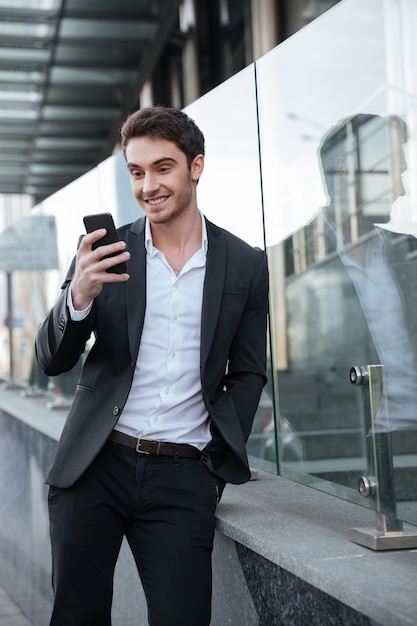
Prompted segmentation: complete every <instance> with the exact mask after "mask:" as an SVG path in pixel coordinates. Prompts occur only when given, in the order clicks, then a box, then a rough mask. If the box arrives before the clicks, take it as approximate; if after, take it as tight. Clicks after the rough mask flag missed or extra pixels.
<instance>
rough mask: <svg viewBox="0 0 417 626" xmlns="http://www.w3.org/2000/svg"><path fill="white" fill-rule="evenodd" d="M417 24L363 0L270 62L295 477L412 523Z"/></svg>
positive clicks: (266, 158) (416, 512)
mask: <svg viewBox="0 0 417 626" xmlns="http://www.w3.org/2000/svg"><path fill="white" fill-rule="evenodd" d="M359 15H360V19H358V16H359ZM416 18H417V13H416V5H415V3H413V2H412V1H411V0H410V1H407V0H406V1H404V2H403V3H401V11H400V10H399V7H398V4H397V3H395V2H386V3H381V2H379V1H378V0H369V1H368V2H366V3H363V2H361V1H360V0H349V1H346V2H342V3H340V4H339V5H337V6H336V7H335V8H334V9H333V10H332V11H331V12H329V13H328V14H326V15H324V16H322V17H321V18H320V19H318V20H316V21H315V22H313V23H312V24H311V25H310V26H309V27H308V28H305V29H304V30H303V31H302V32H300V33H298V34H297V35H295V36H294V37H292V38H291V39H290V40H288V41H286V42H285V43H284V44H282V45H281V46H279V47H278V48H277V49H275V50H274V51H272V52H271V53H269V54H268V55H266V56H265V57H263V58H262V59H260V60H259V61H258V62H257V63H256V71H257V88H258V94H259V103H258V106H259V123H260V144H261V161H262V183H263V190H264V198H263V199H264V207H265V227H266V242H267V250H268V254H269V260H270V273H271V327H272V356H273V363H274V365H275V379H276V389H277V404H278V405H279V425H280V429H279V458H280V472H281V473H282V474H283V475H284V476H286V477H288V478H292V479H294V480H298V481H300V482H303V483H306V484H309V485H312V486H315V487H317V488H319V489H321V490H324V491H328V492H330V493H334V494H335V495H338V496H341V497H344V498H347V499H349V500H352V501H355V502H357V503H360V504H362V505H364V506H369V507H372V508H375V509H376V510H377V511H379V512H382V513H384V514H385V513H387V514H389V515H391V516H395V515H397V514H398V515H399V516H400V517H402V519H404V520H407V521H410V522H411V523H417V508H416V506H415V503H416V500H417V491H416V488H415V484H417V483H416V477H417V472H416V459H417V430H416V428H417V409H416V406H417V403H416V399H417V395H416V394H417V383H416V380H417V376H416V374H417V370H416V367H417V363H416V359H417V324H416V316H415V311H416V310H417V308H416V304H417V287H416V285H415V280H414V277H415V275H416V270H417V266H416V259H417V254H416V250H417V245H416V241H417V240H416V238H415V234H416V233H417V227H416V223H417V222H416V218H417V214H416V213H417V203H416V200H417V197H416V182H415V181H416V180H417V177H416V171H415V170H416V163H417V146H416V119H417V117H416V104H415V102H416V86H417V81H416V74H415V71H416V66H415V62H414V61H413V62H411V61H409V60H411V59H413V60H414V59H415V58H417V57H416V49H415V48H416V44H415V38H414V36H413V34H412V33H413V28H415V26H416V25H417V19H416ZM411 25H414V26H411ZM399 41H401V45H398V42H399ZM306 51H308V53H306ZM405 68H407V70H406V71H405ZM369 365H372V366H373V367H376V368H377V369H376V370H372V369H371V371H372V372H379V378H378V375H377V374H376V373H374V375H373V376H369V375H368V366H369ZM353 366H354V367H356V368H359V370H356V369H355V370H353V371H354V372H356V371H359V373H362V372H363V377H362V380H363V381H364V382H365V384H364V385H363V386H362V388H361V389H358V388H357V385H353V384H352V383H353V382H356V381H355V380H352V379H351V376H350V371H351V368H352V367H353ZM381 372H382V373H381ZM353 378H355V377H353ZM370 381H371V382H372V381H373V382H372V384H371V385H370V384H369V382H370ZM288 433H290V435H291V437H290V438H289V437H288ZM381 433H382V434H381ZM289 441H290V442H292V445H291V446H290V445H289V443H288V442H289ZM360 477H363V478H365V479H369V481H370V484H371V485H373V482H375V485H376V487H373V486H372V488H371V489H370V490H369V491H368V492H367V493H364V490H363V489H362V490H361V494H360V493H359V491H358V479H359V478H360ZM359 484H360V485H361V484H362V483H361V482H359ZM365 491H366V490H365ZM362 495H367V496H369V497H367V498H363V497H362Z"/></svg>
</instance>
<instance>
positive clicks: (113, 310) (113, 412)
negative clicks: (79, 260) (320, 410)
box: [35, 218, 268, 488]
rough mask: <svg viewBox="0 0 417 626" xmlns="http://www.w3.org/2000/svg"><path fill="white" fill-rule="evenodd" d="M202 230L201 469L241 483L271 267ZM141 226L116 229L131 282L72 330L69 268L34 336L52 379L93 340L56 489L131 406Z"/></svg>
mask: <svg viewBox="0 0 417 626" xmlns="http://www.w3.org/2000/svg"><path fill="white" fill-rule="evenodd" d="M206 223H207V235H208V252H207V264H206V276H205V282H204V292H203V306H202V319H201V356H200V369H201V383H202V391H203V398H204V402H205V405H206V407H207V411H208V412H209V415H210V416H211V419H212V440H211V441H210V442H209V444H208V445H207V447H206V448H205V450H204V453H203V460H204V461H205V462H206V463H207V465H208V467H209V469H210V470H211V471H212V472H213V473H214V474H215V475H217V476H218V477H220V478H221V479H223V480H224V481H227V482H233V483H242V482H245V481H246V480H248V479H249V476H250V472H249V468H248V461H247V456H246V450H245V443H246V440H247V438H248V436H249V434H250V430H251V427H252V422H253V418H254V414H255V411H256V408H257V405H258V402H259V397H260V393H261V390H262V387H263V386H264V384H265V382H266V372H265V369H266V363H265V362H266V357H265V352H266V317H267V298H268V296H267V294H268V272H267V262H266V255H265V253H264V252H263V251H261V250H259V249H257V248H252V247H251V246H249V245H248V244H246V243H245V242H243V241H242V240H240V239H239V238H237V237H235V236H234V235H232V234H231V233H229V232H227V231H225V230H223V229H221V228H219V227H217V226H215V225H214V224H212V223H210V222H209V221H207V220H206ZM144 226H145V218H140V219H138V220H137V221H136V222H134V223H133V224H129V225H127V226H123V227H122V228H120V229H119V230H118V232H119V236H120V238H121V239H123V240H125V241H126V243H127V249H128V250H129V252H130V254H131V258H130V260H129V261H128V272H129V274H130V279H129V280H128V281H127V282H125V283H112V284H105V285H104V287H103V290H102V291H101V293H100V294H99V296H98V297H97V298H96V299H95V301H94V304H93V307H92V310H91V312H90V314H89V315H88V316H87V318H86V319H85V320H83V321H81V322H74V321H72V320H71V318H70V314H69V310H68V307H67V304H66V300H67V290H68V288H69V283H70V281H71V277H72V274H73V270H74V261H73V263H72V265H71V267H70V269H69V271H68V274H67V277H66V280H65V282H64V284H63V291H62V293H61V295H60V297H59V299H58V300H57V302H56V303H55V305H54V306H53V308H52V310H51V312H50V314H49V315H48V317H47V318H46V320H45V321H44V322H43V323H42V324H41V326H40V327H39V328H38V331H37V335H36V341H35V348H36V355H37V359H38V362H39V364H40V366H41V368H42V370H43V371H44V372H45V373H46V374H48V375H49V376H55V375H57V374H60V373H62V372H64V371H67V370H69V369H71V368H72V367H73V366H74V365H75V364H76V363H77V361H78V359H79V358H80V357H81V355H82V353H83V352H84V349H85V344H86V341H87V340H88V339H89V337H90V335H91V333H92V332H94V334H95V342H94V345H93V347H92V349H91V350H90V352H89V354H88V356H87V359H86V362H85V364H84V366H83V369H82V373H81V376H80V380H79V383H78V385H77V389H76V392H75V396H74V399H73V402H72V406H71V408H70V411H69V414H68V418H67V420H66V423H65V426H64V428H63V431H62V435H61V438H60V441H59V444H58V448H57V451H56V455H55V459H54V462H53V464H52V467H51V469H50V472H49V474H48V477H47V481H46V482H47V483H49V484H51V485H54V486H57V487H61V488H64V487H69V486H71V485H72V484H73V483H74V482H75V481H76V480H77V479H78V478H79V477H80V476H81V475H82V474H83V472H84V471H85V470H86V468H87V467H88V466H89V465H90V463H91V462H92V461H93V459H94V458H95V456H96V455H97V454H98V452H99V451H100V450H101V448H102V447H103V445H104V444H105V442H106V440H107V439H108V437H109V435H110V434H111V432H112V430H113V428H114V427H115V425H116V423H117V420H118V418H119V416H120V414H121V412H122V410H123V407H124V405H125V402H126V399H127V397H128V394H129V391H130V387H131V384H132V379H133V374H134V370H135V363H136V359H137V356H138V351H139V344H140V339H141V333H142V328H143V321H144V315H145V305H146V303H145V293H146V292H145V280H146V271H145V269H146V251H145V245H144V230H145V229H144Z"/></svg>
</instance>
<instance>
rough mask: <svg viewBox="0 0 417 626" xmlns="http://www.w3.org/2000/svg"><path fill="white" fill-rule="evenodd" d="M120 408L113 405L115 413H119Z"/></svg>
mask: <svg viewBox="0 0 417 626" xmlns="http://www.w3.org/2000/svg"><path fill="white" fill-rule="evenodd" d="M119 413H120V409H119V407H118V406H115V407H113V415H119Z"/></svg>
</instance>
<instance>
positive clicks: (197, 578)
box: [48, 442, 217, 626]
mask: <svg viewBox="0 0 417 626" xmlns="http://www.w3.org/2000/svg"><path fill="white" fill-rule="evenodd" d="M74 454H76V451H74ZM48 500H49V518H50V531H51V545H52V582H53V589H54V595H55V603H54V609H53V614H52V618H51V622H50V624H51V626H109V625H110V624H111V617H110V614H111V604H112V596H113V575H114V569H115V565H116V561H117V557H118V554H119V551H120V547H121V543H122V539H123V537H124V536H126V538H127V541H128V543H129V545H130V548H131V550H132V553H133V556H134V558H135V561H136V564H137V567H138V571H139V576H140V578H141V581H142V585H143V589H144V592H145V596H146V600H147V605H148V619H149V624H151V625H152V626H206V625H208V624H209V623H210V615H211V578H212V575H211V553H212V549H213V538H214V520H215V516H214V514H215V509H216V503H217V497H216V481H215V478H214V476H213V475H212V474H211V473H210V472H209V470H208V469H207V467H206V466H205V464H204V463H203V462H202V461H201V460H194V459H183V458H179V457H161V456H158V457H156V456H151V455H144V454H138V453H136V452H135V451H134V450H132V449H130V448H127V447H124V446H121V445H119V444H117V443H113V442H108V443H107V444H106V445H105V447H104V448H103V450H102V451H101V452H100V454H99V455H98V457H97V458H96V460H95V461H94V463H93V464H92V465H91V466H90V468H89V469H88V470H87V471H86V472H85V474H84V475H83V476H82V477H81V479H80V480H78V481H77V483H75V485H73V486H72V487H70V488H68V489H57V488H55V487H51V488H50V491H49V496H48ZM132 602H134V598H132ZM138 626H141V625H138Z"/></svg>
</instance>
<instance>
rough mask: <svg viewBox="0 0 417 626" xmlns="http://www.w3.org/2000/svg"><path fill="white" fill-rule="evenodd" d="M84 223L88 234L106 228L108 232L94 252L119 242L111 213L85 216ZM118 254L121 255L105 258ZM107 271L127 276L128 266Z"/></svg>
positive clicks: (121, 264) (110, 268) (120, 265)
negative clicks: (100, 247) (101, 247)
mask: <svg viewBox="0 0 417 626" xmlns="http://www.w3.org/2000/svg"><path fill="white" fill-rule="evenodd" d="M83 222H84V226H85V229H86V231H87V233H91V232H93V230H97V229H98V228H105V229H106V230H107V233H106V235H104V237H102V239H99V240H98V241H96V242H95V243H94V244H93V249H94V250H95V249H96V248H98V247H99V246H106V245H108V244H109V243H115V242H116V241H119V237H118V235H117V231H116V226H115V225H114V221H113V217H112V215H111V213H95V214H93V215H85V216H84V217H83ZM116 254H120V252H115V253H114V254H109V255H107V256H106V257H104V258H108V257H111V256H116ZM107 271H108V272H114V273H116V274H126V273H127V266H126V263H124V262H123V263H118V264H117V265H113V267H109V269H108V270H107Z"/></svg>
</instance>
